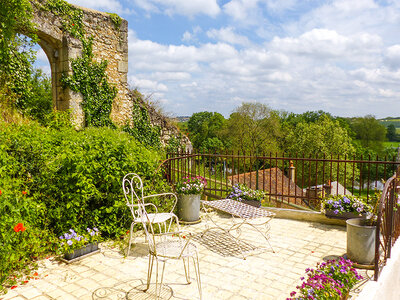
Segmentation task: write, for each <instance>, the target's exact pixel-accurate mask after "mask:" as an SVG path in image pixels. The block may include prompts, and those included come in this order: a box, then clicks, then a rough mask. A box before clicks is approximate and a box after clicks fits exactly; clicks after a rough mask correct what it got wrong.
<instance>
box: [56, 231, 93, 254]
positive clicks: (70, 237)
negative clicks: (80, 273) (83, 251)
mask: <svg viewBox="0 0 400 300" xmlns="http://www.w3.org/2000/svg"><path fill="white" fill-rule="evenodd" d="M87 232H88V233H87V234H86V233H85V234H83V235H80V234H78V233H77V232H75V230H73V229H70V230H69V232H66V233H64V234H63V235H61V236H60V237H59V239H60V241H61V242H60V248H59V251H60V252H61V253H63V254H66V253H71V252H73V251H74V250H75V249H79V248H82V247H83V246H85V245H87V244H89V243H93V242H98V241H99V239H100V234H99V230H98V229H97V228H96V227H94V228H93V229H90V228H87Z"/></svg>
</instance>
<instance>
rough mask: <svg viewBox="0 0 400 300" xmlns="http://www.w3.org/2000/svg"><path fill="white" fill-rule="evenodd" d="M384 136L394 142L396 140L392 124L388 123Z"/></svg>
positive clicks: (394, 128)
mask: <svg viewBox="0 0 400 300" xmlns="http://www.w3.org/2000/svg"><path fill="white" fill-rule="evenodd" d="M386 137H387V138H388V140H389V141H391V142H395V141H396V140H397V136H396V127H395V126H394V125H393V124H390V125H389V126H388V127H387V133H386Z"/></svg>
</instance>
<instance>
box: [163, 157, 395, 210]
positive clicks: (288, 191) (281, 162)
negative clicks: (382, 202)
mask: <svg viewBox="0 0 400 300" xmlns="http://www.w3.org/2000/svg"><path fill="white" fill-rule="evenodd" d="M397 165H398V163H396V159H395V158H392V159H388V158H387V157H383V158H382V159H380V158H379V157H378V156H377V157H374V158H372V157H371V156H368V157H367V158H365V157H360V158H359V159H356V158H355V157H352V158H349V157H347V156H344V157H340V156H337V157H334V156H327V155H316V156H314V157H311V156H309V157H306V156H304V155H299V154H295V155H287V154H285V153H283V154H272V153H270V154H269V155H252V154H246V153H236V154H235V153H223V154H221V153H218V154H217V153H189V152H178V153H168V155H167V159H166V160H165V161H164V162H163V163H162V164H161V166H160V167H162V168H163V169H164V174H165V176H166V178H167V179H168V181H169V182H170V183H171V184H174V183H176V182H177V181H179V180H181V179H182V178H183V177H186V176H203V177H205V178H206V179H207V181H208V184H207V187H206V190H205V194H206V195H207V196H208V197H209V198H214V199H221V198H225V197H226V195H227V191H228V190H229V189H230V188H231V187H232V185H234V184H236V183H244V184H246V185H247V186H248V187H250V188H252V189H257V190H263V191H264V192H266V194H267V197H266V199H265V201H268V202H270V203H271V204H273V205H276V206H278V207H280V206H290V207H292V206H295V207H299V208H305V209H307V208H308V209H319V207H320V200H321V198H322V197H323V196H324V195H328V194H332V195H337V194H353V195H355V196H364V197H365V198H366V199H367V201H369V200H370V199H371V196H372V194H373V193H375V191H377V190H382V189H383V185H384V184H383V182H385V181H386V180H387V179H389V177H390V176H391V175H392V174H393V173H394V171H395V170H396V166H397Z"/></svg>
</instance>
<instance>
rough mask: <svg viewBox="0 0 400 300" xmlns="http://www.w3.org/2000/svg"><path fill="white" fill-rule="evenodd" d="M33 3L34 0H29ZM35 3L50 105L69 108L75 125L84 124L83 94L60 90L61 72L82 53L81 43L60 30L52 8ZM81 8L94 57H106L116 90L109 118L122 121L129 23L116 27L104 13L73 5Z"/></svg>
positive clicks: (126, 111)
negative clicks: (49, 85)
mask: <svg viewBox="0 0 400 300" xmlns="http://www.w3.org/2000/svg"><path fill="white" fill-rule="evenodd" d="M32 3H34V1H32ZM33 6H34V22H35V23H36V24H37V36H38V38H39V41H38V43H39V45H40V46H41V47H42V49H43V50H44V52H45V53H46V55H47V58H48V59H49V62H50V66H51V80H52V92H53V104H54V107H55V108H56V109H57V110H67V109H70V110H71V113H72V121H73V123H74V124H75V125H76V126H77V127H81V126H82V125H83V124H84V114H83V111H82V108H81V105H80V103H81V102H82V95H81V94H77V93H74V92H72V91H71V90H70V89H63V88H62V87H61V84H60V78H61V75H62V74H63V73H69V74H70V73H71V72H72V71H71V59H73V58H77V57H79V56H81V54H82V43H81V41H80V40H79V39H76V38H74V37H72V36H70V35H69V34H68V33H67V32H64V31H63V30H62V25H61V19H60V17H59V16H57V15H56V14H54V13H53V12H51V11H44V10H41V9H40V8H37V7H36V6H35V5H33ZM75 7H77V8H79V9H81V10H82V11H83V23H84V28H85V31H86V34H87V36H92V37H93V53H94V57H95V58H94V59H96V60H97V61H101V60H107V61H108V67H107V71H106V73H107V75H108V78H109V82H110V83H112V84H114V85H115V86H116V88H117V89H118V95H117V97H116V99H115V100H114V103H113V107H112V113H111V119H112V120H113V121H114V122H115V123H117V124H121V123H123V122H125V120H127V119H128V118H130V117H131V106H130V101H129V99H128V93H129V92H128V85H127V73H128V22H127V21H126V20H122V22H121V25H120V27H119V28H117V27H116V26H115V24H114V23H113V21H112V19H111V17H110V15H109V14H107V13H103V12H99V11H95V10H92V9H88V8H83V7H79V6H75Z"/></svg>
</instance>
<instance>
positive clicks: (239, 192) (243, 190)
mask: <svg viewBox="0 0 400 300" xmlns="http://www.w3.org/2000/svg"><path fill="white" fill-rule="evenodd" d="M265 195H266V193H265V192H264V191H260V190H253V189H251V188H249V187H247V186H246V185H245V184H242V183H237V184H235V185H234V186H233V187H232V188H231V190H230V191H229V194H228V198H229V199H233V200H237V201H243V200H257V201H261V200H262V199H264V198H265Z"/></svg>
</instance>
